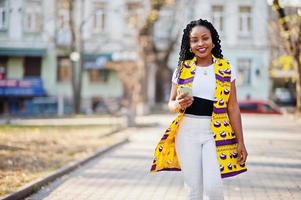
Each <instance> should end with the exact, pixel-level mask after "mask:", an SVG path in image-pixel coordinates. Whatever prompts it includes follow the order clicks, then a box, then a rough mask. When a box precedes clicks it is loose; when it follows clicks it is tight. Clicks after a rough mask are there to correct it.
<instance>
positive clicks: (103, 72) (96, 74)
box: [89, 69, 110, 83]
mask: <svg viewBox="0 0 301 200" xmlns="http://www.w3.org/2000/svg"><path fill="white" fill-rule="evenodd" d="M89 75H90V82H92V83H98V82H100V83H105V82H107V81H108V79H109V75H110V70H108V69H90V70H89Z"/></svg>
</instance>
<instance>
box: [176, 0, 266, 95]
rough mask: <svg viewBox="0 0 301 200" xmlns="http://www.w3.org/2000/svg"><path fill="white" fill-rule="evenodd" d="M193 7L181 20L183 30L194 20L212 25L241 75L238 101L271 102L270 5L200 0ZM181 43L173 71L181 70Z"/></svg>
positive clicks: (238, 0) (258, 0) (241, 0)
mask: <svg viewBox="0 0 301 200" xmlns="http://www.w3.org/2000/svg"><path fill="white" fill-rule="evenodd" d="M193 5H194V6H193V7H189V5H187V6H186V8H187V9H188V11H186V12H183V14H182V15H181V16H180V19H179V22H180V24H182V27H181V30H183V29H184V28H185V26H186V24H187V23H188V22H189V21H191V20H196V19H199V18H202V19H207V20H209V21H211V22H212V23H213V25H214V26H215V28H216V29H217V31H218V32H219V35H220V38H221V45H222V50H223V55H224V57H225V58H227V59H228V60H229V61H230V64H231V65H232V66H233V68H234V69H235V70H236V72H237V80H236V86H237V90H238V91H237V97H238V99H239V100H244V99H259V100H267V99H268V98H269V91H270V81H269V73H268V66H269V47H268V38H267V37H268V34H267V32H268V10H269V7H268V4H267V2H266V1H262V0H233V1H228V0H200V1H195V2H194V4H193ZM183 19H184V20H183ZM183 21H184V22H183ZM180 35H181V34H180ZM180 39H181V38H179V45H178V47H177V48H175V49H176V50H175V53H174V55H173V56H172V58H171V60H170V68H172V69H174V68H175V67H176V66H177V61H178V52H179V49H180Z"/></svg>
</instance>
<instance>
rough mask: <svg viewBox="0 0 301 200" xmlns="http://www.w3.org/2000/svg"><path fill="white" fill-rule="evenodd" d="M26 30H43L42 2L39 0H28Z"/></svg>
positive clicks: (25, 16) (25, 19) (33, 31)
mask: <svg viewBox="0 0 301 200" xmlns="http://www.w3.org/2000/svg"><path fill="white" fill-rule="evenodd" d="M24 12H25V13H24V30H25V31H26V32H32V33H35V32H40V31H42V25H43V15H42V3H41V1H38V0H28V1H27V3H26V7H25V11H24Z"/></svg>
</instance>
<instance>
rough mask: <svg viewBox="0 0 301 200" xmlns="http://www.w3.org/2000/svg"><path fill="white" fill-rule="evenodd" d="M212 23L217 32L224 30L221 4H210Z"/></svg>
mask: <svg viewBox="0 0 301 200" xmlns="http://www.w3.org/2000/svg"><path fill="white" fill-rule="evenodd" d="M212 23H213V24H214V26H215V28H216V29H217V31H218V32H223V30H224V7H223V6H222V5H214V6H212Z"/></svg>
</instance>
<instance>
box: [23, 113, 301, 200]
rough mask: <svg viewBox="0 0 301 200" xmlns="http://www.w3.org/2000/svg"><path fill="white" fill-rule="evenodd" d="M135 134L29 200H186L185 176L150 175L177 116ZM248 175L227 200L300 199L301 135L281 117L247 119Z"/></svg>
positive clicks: (234, 180)
mask: <svg viewBox="0 0 301 200" xmlns="http://www.w3.org/2000/svg"><path fill="white" fill-rule="evenodd" d="M149 119H152V120H154V121H157V122H160V126H158V127H155V128H140V129H133V132H132V133H131V135H130V142H129V143H128V144H125V145H123V146H121V147H120V148H118V149H115V150H113V151H111V152H108V153H106V154H105V155H103V156H101V157H99V158H97V159H94V160H92V161H91V162H89V163H88V164H86V165H85V166H83V167H81V168H79V169H78V170H76V171H74V172H73V173H71V174H69V175H66V176H64V177H62V178H60V179H58V180H56V181H55V182H53V183H52V184H50V185H49V186H47V187H45V188H43V189H42V190H40V191H39V192H38V193H36V194H34V195H33V196H31V197H29V198H28V200H29V199H30V200H41V199H45V200H69V199H70V200H75V199H76V200H82V199H83V200H84V199H85V200H184V199H185V197H184V189H183V183H182V174H181V172H159V173H155V174H151V173H149V170H150V167H151V163H152V158H153V151H154V148H155V146H156V144H157V142H158V141H159V139H160V137H161V134H162V133H163V132H162V131H164V129H165V128H166V126H167V125H168V122H170V120H172V116H170V115H169V116H164V115H161V116H151V117H150V118H148V120H149ZM243 124H244V130H245V132H244V138H245V143H246V147H247V150H248V153H249V157H248V172H245V173H243V174H240V175H238V176H235V177H231V178H227V179H223V181H224V186H225V199H226V200H245V199H248V200H252V199H254V200H267V199H268V200H292V199H296V200H297V199H301V155H300V152H301V145H300V142H301V132H300V128H299V127H298V124H297V123H294V122H292V121H291V120H286V119H285V118H283V117H278V116H262V117H259V116H254V115H247V116H244V117H243Z"/></svg>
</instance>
